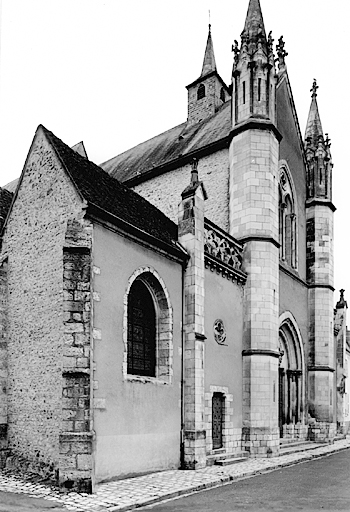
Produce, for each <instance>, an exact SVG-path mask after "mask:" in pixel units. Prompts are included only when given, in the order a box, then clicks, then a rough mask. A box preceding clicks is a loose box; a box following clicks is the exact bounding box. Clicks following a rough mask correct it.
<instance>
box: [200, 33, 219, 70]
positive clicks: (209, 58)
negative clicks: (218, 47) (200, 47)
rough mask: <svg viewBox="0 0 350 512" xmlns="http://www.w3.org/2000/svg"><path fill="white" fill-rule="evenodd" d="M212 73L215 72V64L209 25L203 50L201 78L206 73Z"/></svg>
mask: <svg viewBox="0 0 350 512" xmlns="http://www.w3.org/2000/svg"><path fill="white" fill-rule="evenodd" d="M212 71H216V62H215V55H214V46H213V40H212V38H211V25H210V24H209V33H208V39H207V47H206V49H205V54H204V60H203V67H202V73H201V76H205V75H207V74H208V73H211V72H212Z"/></svg>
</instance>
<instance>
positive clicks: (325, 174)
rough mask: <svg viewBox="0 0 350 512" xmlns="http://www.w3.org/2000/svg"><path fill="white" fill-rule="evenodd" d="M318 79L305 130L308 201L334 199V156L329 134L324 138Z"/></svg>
mask: <svg viewBox="0 0 350 512" xmlns="http://www.w3.org/2000/svg"><path fill="white" fill-rule="evenodd" d="M317 89H318V85H317V82H316V79H314V81H313V83H312V87H311V89H310V92H311V93H312V94H311V106H310V111H309V117H308V120H307V124H306V130H305V143H304V144H305V153H306V159H307V162H308V179H307V185H308V188H307V193H308V199H311V198H324V199H328V200H331V199H332V168H333V164H332V156H331V151H330V147H331V142H330V139H329V137H328V134H326V136H325V137H324V135H323V129H322V123H321V118H320V113H319V111H318V105H317V99H316V98H317Z"/></svg>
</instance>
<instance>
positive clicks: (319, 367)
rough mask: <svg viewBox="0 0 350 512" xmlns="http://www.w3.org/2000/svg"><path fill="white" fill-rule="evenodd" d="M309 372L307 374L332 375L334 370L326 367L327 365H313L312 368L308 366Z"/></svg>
mask: <svg viewBox="0 0 350 512" xmlns="http://www.w3.org/2000/svg"><path fill="white" fill-rule="evenodd" d="M307 369H308V370H309V372H331V373H334V372H335V369H334V368H331V367H330V366H327V365H321V364H319V365H314V366H308V368H307Z"/></svg>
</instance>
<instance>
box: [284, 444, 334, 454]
mask: <svg viewBox="0 0 350 512" xmlns="http://www.w3.org/2000/svg"><path fill="white" fill-rule="evenodd" d="M320 446H324V443H314V442H312V441H301V442H296V443H289V444H286V445H282V446H281V447H280V455H288V454H290V453H298V452H306V451H308V450H314V449H315V448H319V447H320Z"/></svg>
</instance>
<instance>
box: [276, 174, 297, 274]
mask: <svg viewBox="0 0 350 512" xmlns="http://www.w3.org/2000/svg"><path fill="white" fill-rule="evenodd" d="M293 188H294V187H293V184H292V180H291V177H290V172H289V170H288V168H287V167H284V166H283V167H282V168H281V169H280V183H279V242H280V259H281V260H282V261H283V262H285V263H286V264H287V265H289V266H290V267H292V268H293V269H296V268H297V266H298V265H297V263H298V262H297V223H296V204H295V194H294V190H293Z"/></svg>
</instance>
